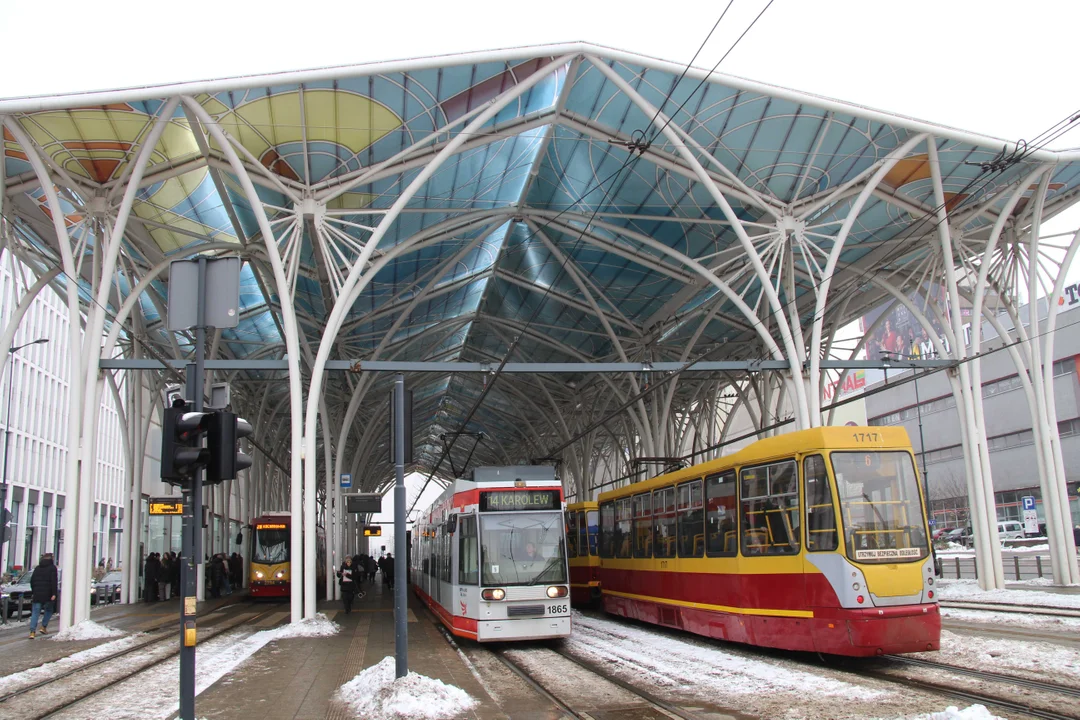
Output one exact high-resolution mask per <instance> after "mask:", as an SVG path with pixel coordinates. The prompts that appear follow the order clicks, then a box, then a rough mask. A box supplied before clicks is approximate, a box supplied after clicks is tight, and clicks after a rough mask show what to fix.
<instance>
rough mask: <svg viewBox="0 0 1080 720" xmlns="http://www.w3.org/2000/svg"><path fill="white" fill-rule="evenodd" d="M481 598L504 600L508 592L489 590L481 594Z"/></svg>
mask: <svg viewBox="0 0 1080 720" xmlns="http://www.w3.org/2000/svg"><path fill="white" fill-rule="evenodd" d="M480 597H482V598H484V599H485V600H502V599H504V598H505V597H506V591H505V590H503V589H502V588H488V589H487V590H485V591H484V592H482V593H480Z"/></svg>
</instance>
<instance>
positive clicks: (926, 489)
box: [912, 370, 930, 515]
mask: <svg viewBox="0 0 1080 720" xmlns="http://www.w3.org/2000/svg"><path fill="white" fill-rule="evenodd" d="M912 375H914V378H913V380H914V382H915V412H916V413H917V414H918V416H919V455H920V457H921V458H922V481H923V495H925V496H926V512H927V515H929V514H930V483H929V482H928V481H927V479H926V441H925V440H924V439H923V431H922V403H921V402H919V374H918V371H917V370H912Z"/></svg>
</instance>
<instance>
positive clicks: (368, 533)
mask: <svg viewBox="0 0 1080 720" xmlns="http://www.w3.org/2000/svg"><path fill="white" fill-rule="evenodd" d="M364 537H382V526H381V525H368V526H367V527H366V528H364Z"/></svg>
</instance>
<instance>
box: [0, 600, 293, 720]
mask: <svg viewBox="0 0 1080 720" xmlns="http://www.w3.org/2000/svg"><path fill="white" fill-rule="evenodd" d="M245 605H250V606H251V607H254V603H245ZM231 607H236V606H231ZM218 610H220V608H218ZM272 611H273V609H272V608H270V609H266V610H264V611H262V612H260V613H257V614H256V615H254V616H249V615H247V614H244V613H241V614H240V615H239V616H238V617H236V618H233V619H227V620H225V621H223V622H222V623H220V624H215V625H213V626H212V627H210V628H207V629H206V630H203V631H202V632H201V633H200V638H199V641H200V642H205V641H207V640H210V639H212V638H215V637H217V636H218V635H221V634H223V633H226V632H229V631H230V630H233V629H235V628H237V627H238V626H240V625H243V624H245V623H250V622H254V621H256V620H258V619H259V618H260V617H262V616H263V615H266V614H268V613H270V612H272ZM214 612H217V610H215V611H214ZM204 617H205V616H204ZM167 625H169V626H171V627H168V628H166V627H165V626H164V625H162V626H158V627H157V628H155V629H154V630H152V631H151V634H150V637H148V638H147V639H146V640H145V641H144V642H140V643H138V644H136V645H133V646H131V647H129V648H125V649H123V650H121V651H119V652H116V653H113V654H111V655H108V656H105V657H102V658H97V659H95V660H91V661H89V662H86V663H83V664H81V665H79V666H78V667H75V668H72V669H70V670H68V671H66V672H62V673H60V674H57V675H54V676H52V677H49V678H46V679H43V680H41V681H39V682H36V683H33V684H31V685H27V686H25V687H21V688H17V689H15V690H12V691H10V692H8V693H5V694H4V695H0V713H4V714H5V715H6V714H7V713H8V712H9V711H11V710H14V709H16V708H12V707H11V706H9V705H7V703H12V705H15V704H18V705H20V706H23V705H27V704H29V707H32V708H33V709H32V710H31V711H29V712H28V711H27V710H20V711H19V712H18V715H17V716H18V717H20V718H26V719H27V720H36V719H37V718H43V717H47V716H49V715H51V714H53V713H57V712H60V711H62V710H65V709H67V708H69V707H71V706H73V705H75V704H77V703H80V702H82V701H84V700H86V699H88V698H90V697H93V696H94V695H97V694H98V693H100V692H102V691H104V690H107V689H109V688H111V687H112V686H113V685H115V684H116V683H119V682H123V681H125V680H128V679H130V678H132V677H135V676H136V675H138V674H140V673H142V672H145V671H147V670H149V669H151V668H153V667H156V666H158V665H160V664H161V663H162V662H165V661H166V660H168V659H170V658H172V657H175V656H176V655H178V654H179V653H180V648H179V644H178V643H177V637H176V627H175V626H176V620H175V619H174V620H171V621H169V622H168V623H167ZM170 643H172V644H174V645H175V647H174V649H172V650H171V651H169V652H163V650H164V648H165V646H167V645H168V644H170ZM155 650H157V651H158V653H156V654H154V655H153V657H151V658H148V659H147V660H146V661H145V662H141V663H135V664H133V665H132V666H131V667H130V668H125V669H122V670H121V669H120V667H117V668H116V669H115V670H114V671H113V672H110V670H109V669H108V666H110V665H114V664H117V663H118V661H120V660H122V659H124V658H128V657H132V656H134V655H135V653H138V652H140V651H143V652H146V651H150V652H154V651H155ZM39 667H40V666H39ZM114 672H115V673H116V674H115V675H114V674H113V673H114ZM83 677H85V678H88V679H89V678H97V679H98V680H99V682H93V681H91V682H89V683H87V687H86V688H85V689H82V690H79V691H78V692H75V693H74V694H73V695H71V696H70V697H69V696H68V693H67V692H65V693H58V692H56V683H58V682H61V681H67V683H66V684H67V687H73V686H75V685H77V683H78V680H80V679H81V678H83ZM101 680H103V681H101ZM17 698H18V700H17V701H16V699H17ZM12 701H15V702H12Z"/></svg>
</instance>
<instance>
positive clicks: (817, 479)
mask: <svg viewBox="0 0 1080 720" xmlns="http://www.w3.org/2000/svg"><path fill="white" fill-rule="evenodd" d="M802 478H803V508H804V513H805V517H806V522H805V526H806V554H805V555H804V558H805V559H804V563H803V570H804V572H805V573H806V575H805V577H806V580H807V585H806V595H807V597H806V600H807V605H809V606H811V607H827V606H835V604H836V596H835V594H834V592H833V591H832V590H831V588H830V587H829V585H828V580H827V577H826V573H828V574H832V575H838V574H841V573H842V567H843V557H842V556H840V555H838V554H837V550H838V549H839V546H840V543H839V540H838V534H837V518H838V515H837V514H836V505H835V501H834V497H835V493H834V492H833V489H832V483H831V481H830V480H829V473H828V471H827V469H826V467H825V458H824V456H823V455H820V454H815V455H807V456H805V457H804V458H802Z"/></svg>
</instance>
